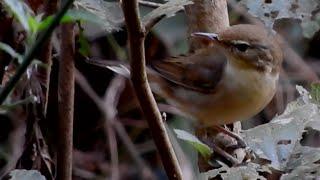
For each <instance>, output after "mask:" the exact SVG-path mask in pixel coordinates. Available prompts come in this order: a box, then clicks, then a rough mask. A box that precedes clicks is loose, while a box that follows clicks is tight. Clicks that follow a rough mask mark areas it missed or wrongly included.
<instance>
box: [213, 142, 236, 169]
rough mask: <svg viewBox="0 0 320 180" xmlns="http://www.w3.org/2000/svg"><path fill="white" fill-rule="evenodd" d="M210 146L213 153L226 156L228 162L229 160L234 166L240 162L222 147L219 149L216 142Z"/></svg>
mask: <svg viewBox="0 0 320 180" xmlns="http://www.w3.org/2000/svg"><path fill="white" fill-rule="evenodd" d="M210 147H211V148H212V150H213V151H214V152H215V153H217V154H219V155H221V156H222V157H224V158H226V159H227V160H228V161H229V162H231V164H232V165H233V166H236V165H238V164H240V163H241V162H240V161H239V160H238V159H236V158H234V157H233V156H232V155H230V154H229V153H227V152H226V151H224V150H223V149H221V148H220V147H219V146H217V145H216V144H214V143H211V144H210Z"/></svg>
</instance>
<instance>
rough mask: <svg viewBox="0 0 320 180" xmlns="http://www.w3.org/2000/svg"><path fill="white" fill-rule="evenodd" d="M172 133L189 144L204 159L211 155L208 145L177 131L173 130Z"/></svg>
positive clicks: (190, 135)
mask: <svg viewBox="0 0 320 180" xmlns="http://www.w3.org/2000/svg"><path fill="white" fill-rule="evenodd" d="M174 132H175V133H176V134H177V137H178V138H179V139H182V140H184V141H186V142H188V143H189V144H191V145H192V146H193V147H194V148H195V149H196V150H197V151H198V152H199V153H200V154H201V155H202V156H203V157H204V158H206V159H208V158H209V157H210V156H211V155H212V153H213V151H212V150H211V148H210V147H209V146H208V145H206V144H204V143H202V142H201V141H200V140H199V139H198V138H197V137H195V136H194V135H192V134H190V133H188V132H186V131H183V130H179V129H174Z"/></svg>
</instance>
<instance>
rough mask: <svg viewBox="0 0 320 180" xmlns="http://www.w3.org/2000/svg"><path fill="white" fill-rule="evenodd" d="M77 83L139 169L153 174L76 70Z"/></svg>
mask: <svg viewBox="0 0 320 180" xmlns="http://www.w3.org/2000/svg"><path fill="white" fill-rule="evenodd" d="M75 77H76V82H77V83H78V84H79V86H80V87H81V88H82V89H83V91H84V92H86V93H87V95H88V96H89V97H90V98H91V99H92V100H93V102H94V103H95V104H96V105H97V107H98V109H99V110H100V112H101V113H102V114H103V116H104V119H105V121H108V124H110V125H112V127H113V128H114V130H115V131H116V132H117V134H118V136H119V138H120V140H121V141H122V143H123V144H124V146H125V147H126V149H127V150H128V152H129V154H130V155H131V157H132V159H133V160H134V162H135V163H136V164H137V166H138V168H139V169H140V170H141V171H144V172H147V174H151V170H150V169H149V168H148V166H147V165H146V164H145V162H144V161H143V159H141V157H140V155H139V152H138V151H137V149H136V147H135V145H134V144H133V142H132V141H131V139H130V137H129V135H128V134H127V132H126V131H125V129H124V127H123V125H122V124H121V123H119V122H118V121H117V120H111V119H108V117H109V115H108V114H107V111H106V109H105V104H104V102H103V101H102V100H101V99H100V97H99V96H98V95H97V94H96V93H95V92H94V90H93V89H92V88H91V86H90V85H89V83H88V81H87V80H86V79H85V77H84V76H83V75H82V74H81V73H80V72H79V71H77V70H76V72H75Z"/></svg>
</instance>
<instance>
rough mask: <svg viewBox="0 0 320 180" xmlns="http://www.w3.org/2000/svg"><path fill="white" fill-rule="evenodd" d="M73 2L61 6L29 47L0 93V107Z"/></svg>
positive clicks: (69, 1)
mask: <svg viewBox="0 0 320 180" xmlns="http://www.w3.org/2000/svg"><path fill="white" fill-rule="evenodd" d="M73 1H74V0H67V1H66V2H65V3H64V5H63V6H62V8H61V10H60V11H59V12H58V14H57V15H56V16H55V17H54V19H53V20H52V23H51V24H50V25H49V26H48V28H47V29H46V30H45V31H44V32H43V33H41V34H40V36H39V38H38V39H37V41H36V42H35V44H34V45H33V46H31V48H30V50H29V51H27V53H26V55H25V56H24V57H23V61H22V63H21V66H20V67H19V68H18V69H17V71H16V74H15V75H14V76H13V77H12V78H11V79H10V80H9V82H8V83H7V84H6V86H5V87H4V88H3V89H1V91H0V105H1V104H2V103H3V102H4V101H5V100H6V98H7V96H8V95H9V94H10V92H11V91H12V89H13V88H14V87H15V85H16V84H17V82H18V81H19V80H20V78H21V76H22V75H23V74H24V72H25V71H26V70H27V68H28V66H29V65H30V64H31V62H32V60H33V59H34V57H35V55H36V53H37V51H38V49H39V47H41V46H42V45H43V43H44V42H45V41H46V39H47V38H48V37H49V36H50V35H51V33H52V32H53V30H54V29H55V27H56V26H57V25H58V24H59V22H60V20H61V18H62V17H63V15H64V14H65V13H66V12H67V10H68V9H69V7H70V6H71V4H72V3H73Z"/></svg>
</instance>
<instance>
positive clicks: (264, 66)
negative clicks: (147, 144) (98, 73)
mask: <svg viewBox="0 0 320 180" xmlns="http://www.w3.org/2000/svg"><path fill="white" fill-rule="evenodd" d="M191 35H192V36H193V37H194V38H202V39H203V40H205V41H207V42H208V44H209V45H208V47H206V48H202V49H199V50H196V51H195V52H193V53H190V54H187V55H181V56H178V57H170V58H167V59H162V60H154V61H149V64H148V68H147V76H148V81H149V83H150V87H151V89H152V91H153V92H154V93H156V94H158V95H160V96H161V97H163V98H164V99H166V101H167V102H168V103H169V104H171V105H173V106H174V107H176V108H177V109H178V110H180V111H181V112H182V113H184V114H185V115H187V116H188V117H190V118H191V119H194V120H195V122H196V124H197V125H198V126H202V127H216V128H218V129H220V130H222V129H223V128H221V127H220V125H224V124H230V123H233V122H236V121H242V120H247V119H249V118H251V117H253V116H254V115H256V114H258V113H259V112H260V111H261V110H263V109H264V108H265V107H266V106H267V105H268V103H269V102H270V101H271V100H272V98H273V96H274V95H275V92H276V89H277V83H278V79H279V73H280V69H281V64H282V61H283V53H282V49H281V47H280V45H279V42H278V41H277V39H276V37H275V35H274V33H273V31H271V30H267V29H265V28H264V27H261V26H258V25H250V24H239V25H233V26H230V27H227V28H225V29H223V30H222V31H219V32H215V33H208V32H194V33H192V34H191ZM90 63H91V64H96V65H99V66H104V67H108V68H110V69H112V70H114V71H116V72H118V73H119V68H118V69H115V64H112V65H110V64H106V63H105V62H103V61H91V62H90ZM118 67H120V66H118ZM121 68H124V69H125V66H124V65H121ZM122 72H123V74H126V73H128V72H129V70H128V69H127V70H125V71H122ZM120 74H121V73H120ZM127 75H128V74H127ZM224 132H226V133H227V134H228V135H231V136H232V137H234V138H236V139H237V140H241V138H239V136H237V135H235V134H233V133H232V132H229V131H224Z"/></svg>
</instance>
